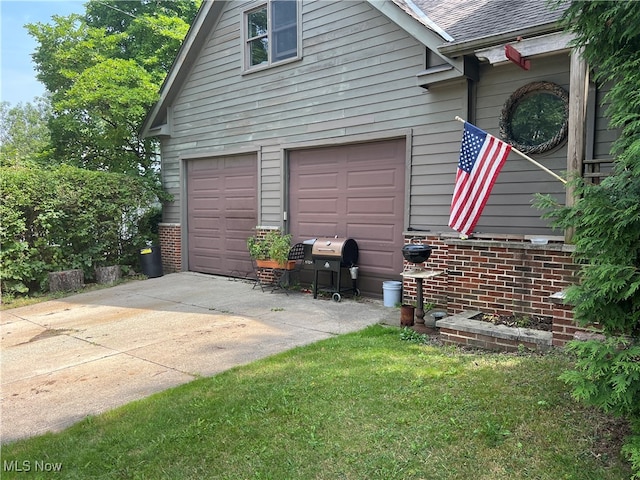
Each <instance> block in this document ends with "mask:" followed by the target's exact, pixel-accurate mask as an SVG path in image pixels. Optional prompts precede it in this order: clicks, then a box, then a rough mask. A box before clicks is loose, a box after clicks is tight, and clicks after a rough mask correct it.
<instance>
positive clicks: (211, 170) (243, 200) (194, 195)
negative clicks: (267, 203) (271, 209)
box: [187, 155, 258, 276]
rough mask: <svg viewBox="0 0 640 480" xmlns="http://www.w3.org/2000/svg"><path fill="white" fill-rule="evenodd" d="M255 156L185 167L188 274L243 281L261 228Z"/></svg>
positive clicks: (208, 161)
mask: <svg viewBox="0 0 640 480" xmlns="http://www.w3.org/2000/svg"><path fill="white" fill-rule="evenodd" d="M256 162H257V160H256V156H255V155H238V156H232V157H216V158H210V159H203V160H190V161H188V162H187V196H188V198H187V216H188V219H187V222H188V228H189V230H188V231H189V233H188V235H189V238H188V242H189V270H191V271H193V272H203V273H213V274H218V275H231V276H243V275H244V274H246V273H247V272H250V271H251V260H250V259H249V253H248V251H247V237H249V236H250V235H253V234H254V229H255V227H256V225H257V205H258V202H257V163H256Z"/></svg>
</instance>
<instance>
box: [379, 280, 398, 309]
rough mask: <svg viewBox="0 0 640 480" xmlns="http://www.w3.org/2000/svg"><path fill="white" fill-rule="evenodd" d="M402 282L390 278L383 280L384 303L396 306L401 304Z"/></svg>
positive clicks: (387, 305) (386, 305) (388, 305)
mask: <svg viewBox="0 0 640 480" xmlns="http://www.w3.org/2000/svg"><path fill="white" fill-rule="evenodd" d="M401 292H402V282H397V281H393V280H389V281H387V282H382V303H383V304H384V306H385V307H395V306H396V305H399V304H400V295H401Z"/></svg>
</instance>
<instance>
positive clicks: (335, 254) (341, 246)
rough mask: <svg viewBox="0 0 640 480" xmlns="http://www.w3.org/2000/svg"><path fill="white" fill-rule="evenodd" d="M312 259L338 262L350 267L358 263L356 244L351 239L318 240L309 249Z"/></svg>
mask: <svg viewBox="0 0 640 480" xmlns="http://www.w3.org/2000/svg"><path fill="white" fill-rule="evenodd" d="M311 255H312V256H313V258H314V259H328V260H340V261H341V262H342V264H343V265H346V266H352V265H355V264H356V263H357V261H358V244H357V243H356V241H355V240H354V239H352V238H337V237H336V238H318V239H317V240H316V241H315V242H314V243H313V247H312V249H311Z"/></svg>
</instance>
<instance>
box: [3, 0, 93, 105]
mask: <svg viewBox="0 0 640 480" xmlns="http://www.w3.org/2000/svg"><path fill="white" fill-rule="evenodd" d="M83 12H84V1H83V0H58V1H56V0H40V1H31V0H0V17H1V28H0V32H1V33H0V42H1V45H2V47H1V62H0V100H2V101H6V102H9V103H11V106H15V105H17V104H18V103H20V102H22V103H26V102H33V99H34V98H35V97H37V96H42V95H43V94H44V91H45V88H44V85H42V84H41V83H40V82H38V80H36V72H35V71H34V68H33V62H32V61H31V54H32V53H33V52H34V50H35V48H36V42H35V40H34V39H33V37H31V36H30V35H29V34H28V33H27V30H26V29H25V28H24V25H25V24H27V23H38V22H40V23H49V22H50V21H51V16H52V15H62V16H66V15H69V14H71V13H83Z"/></svg>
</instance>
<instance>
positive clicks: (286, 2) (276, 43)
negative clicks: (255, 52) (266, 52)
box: [271, 0, 298, 62]
mask: <svg viewBox="0 0 640 480" xmlns="http://www.w3.org/2000/svg"><path fill="white" fill-rule="evenodd" d="M271 6H272V10H271V34H272V37H273V38H272V47H273V52H272V55H273V57H272V61H274V62H277V61H279V60H284V59H285V58H291V57H295V56H296V55H297V54H298V28H297V22H298V13H297V11H298V9H297V3H296V1H295V0H274V1H273V2H272V3H271Z"/></svg>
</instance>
